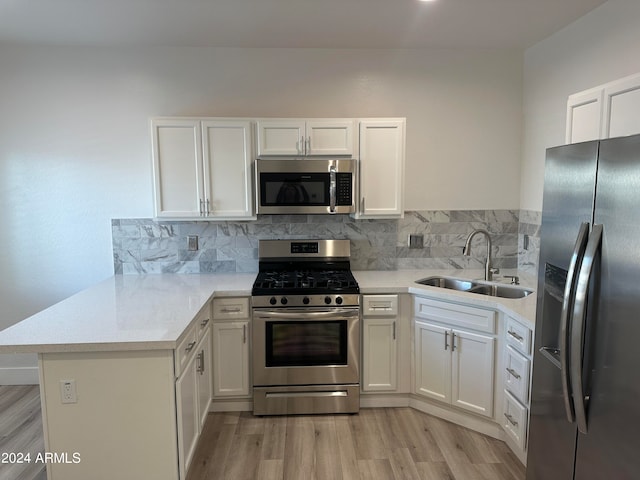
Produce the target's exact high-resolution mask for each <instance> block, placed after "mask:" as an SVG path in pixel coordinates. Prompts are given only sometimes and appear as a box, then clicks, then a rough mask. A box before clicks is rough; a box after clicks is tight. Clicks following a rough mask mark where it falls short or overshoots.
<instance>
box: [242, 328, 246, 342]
mask: <svg viewBox="0 0 640 480" xmlns="http://www.w3.org/2000/svg"><path fill="white" fill-rule="evenodd" d="M242 343H247V326H246V325H242Z"/></svg>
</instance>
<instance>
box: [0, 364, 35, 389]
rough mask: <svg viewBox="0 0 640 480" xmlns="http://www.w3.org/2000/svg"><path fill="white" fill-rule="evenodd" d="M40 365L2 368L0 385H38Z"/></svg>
mask: <svg viewBox="0 0 640 480" xmlns="http://www.w3.org/2000/svg"><path fill="white" fill-rule="evenodd" d="M39 383H40V381H39V376H38V367H7V368H0V385H38V384H39Z"/></svg>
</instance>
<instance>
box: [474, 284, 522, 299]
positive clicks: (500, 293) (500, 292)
mask: <svg viewBox="0 0 640 480" xmlns="http://www.w3.org/2000/svg"><path fill="white" fill-rule="evenodd" d="M467 291H468V292H469V293H479V294H480V295H490V296H492V297H501V298H524V297H526V296H527V295H529V294H531V293H533V290H529V289H527V288H520V287H509V286H507V285H496V284H480V285H476V286H475V287H473V288H470V289H469V290H467Z"/></svg>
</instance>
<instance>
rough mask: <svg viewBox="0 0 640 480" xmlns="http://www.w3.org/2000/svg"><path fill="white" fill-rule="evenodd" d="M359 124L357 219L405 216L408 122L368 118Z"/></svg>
mask: <svg viewBox="0 0 640 480" xmlns="http://www.w3.org/2000/svg"><path fill="white" fill-rule="evenodd" d="M359 125H360V169H359V171H360V195H359V199H358V213H357V214H356V218H399V217H402V216H403V215H404V208H403V200H404V194H403V193H404V192H403V187H404V144H405V119H404V118H389V119H366V120H361V121H360V122H359Z"/></svg>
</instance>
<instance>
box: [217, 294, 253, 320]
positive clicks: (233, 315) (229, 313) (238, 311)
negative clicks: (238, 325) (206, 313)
mask: <svg viewBox="0 0 640 480" xmlns="http://www.w3.org/2000/svg"><path fill="white" fill-rule="evenodd" d="M213 318H214V320H235V319H237V318H249V298H247V297H238V298H215V299H214V300H213Z"/></svg>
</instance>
